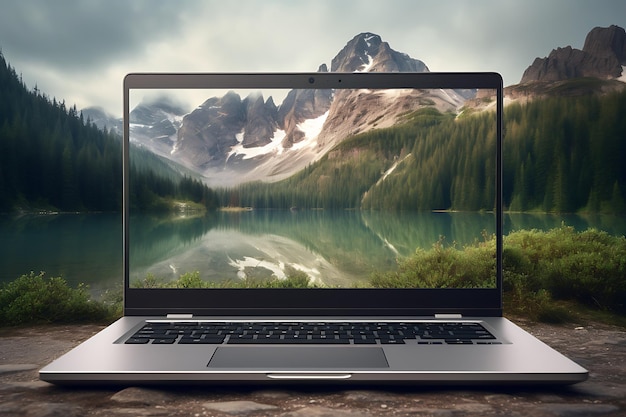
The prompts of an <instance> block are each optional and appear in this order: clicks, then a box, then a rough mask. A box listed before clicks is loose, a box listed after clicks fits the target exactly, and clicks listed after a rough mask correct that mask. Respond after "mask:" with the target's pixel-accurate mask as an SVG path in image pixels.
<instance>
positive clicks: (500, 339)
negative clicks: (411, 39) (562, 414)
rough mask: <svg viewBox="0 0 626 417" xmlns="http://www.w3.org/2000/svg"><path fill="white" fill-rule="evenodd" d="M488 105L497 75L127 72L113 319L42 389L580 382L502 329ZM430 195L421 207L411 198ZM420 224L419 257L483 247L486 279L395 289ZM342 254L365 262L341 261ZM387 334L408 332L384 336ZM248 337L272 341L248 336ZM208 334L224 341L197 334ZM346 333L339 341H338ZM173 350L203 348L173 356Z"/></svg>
mask: <svg viewBox="0 0 626 417" xmlns="http://www.w3.org/2000/svg"><path fill="white" fill-rule="evenodd" d="M270 97H271V99H270ZM166 98H167V99H166ZM155 103H156V104H155ZM183 103H189V104H187V107H186V108H185V105H183ZM150 104H151V105H150ZM502 112H503V91H502V79H501V77H500V76H499V75H498V74H495V73H455V74H453V73H352V74H340V73H291V74H287V73H282V74H242V73H238V74H130V75H128V76H127V77H126V78H125V80H124V139H123V140H124V146H123V149H124V213H123V219H124V220H123V227H124V316H123V317H122V318H121V319H119V320H118V321H116V322H115V323H113V324H111V325H110V326H108V327H107V328H106V329H104V330H103V331H101V332H100V333H98V334H97V335H95V336H94V337H92V338H91V339H89V340H87V341H85V342H84V343H82V344H81V345H79V346H78V347H76V348H74V349H73V350H71V351H70V352H68V353H67V354H65V355H63V356H62V357H60V358H58V359H57V360H55V361H54V362H52V363H51V364H49V365H47V366H46V367H44V368H43V369H41V370H40V378H41V379H42V380H44V381H49V382H53V383H58V384H74V383H122V384H138V383H174V382H176V383H195V382H203V383H280V382H283V383H284V382H293V381H300V382H304V381H308V382H311V381H314V382H321V383H322V382H323V383H326V382H337V383H381V382H390V383H402V382H409V383H427V384H433V383H441V384H445V383H453V384H474V383H480V384H491V383H498V384H499V383H555V384H571V383H576V382H579V381H583V380H585V379H586V378H587V374H588V373H587V371H586V370H585V369H583V368H582V367H580V366H578V365H577V364H576V363H574V362H572V361H571V360H569V359H568V358H566V357H565V356H563V355H561V354H560V353H558V352H556V351H555V350H553V349H552V348H550V347H548V346H547V345H545V344H544V343H542V342H541V341H539V340H538V339H536V338H535V337H533V336H531V335H530V334H528V333H527V332H525V331H523V330H522V329H521V328H519V327H518V326H516V325H515V324H513V323H511V322H510V321H509V320H507V319H505V318H503V317H502V273H503V272H502V240H503V239H502V180H501V178H502V157H501V155H502V146H503V145H502V123H503V116H502ZM455 140H456V141H461V142H458V143H463V141H466V142H467V141H470V142H467V143H465V144H464V145H463V144H462V145H460V146H458V145H454V143H455V142H449V141H455ZM446 146H448V147H447V148H446ZM450 146H452V148H450ZM372 149H375V150H372ZM450 149H453V151H452V152H451V151H450ZM478 150H480V151H478ZM148 151H150V152H148ZM148 154H149V156H146V155H148ZM150 155H151V156H150ZM477 155H478V156H477ZM368 158H369V159H368ZM475 158H483V159H481V162H480V163H479V164H478V167H477V169H474V170H470V171H464V170H463V169H464V168H463V167H464V166H466V165H467V164H471V163H474V164H475V165H476V161H475V160H474V161H473V159H475ZM472 161H473V162H472ZM367 164H369V165H367ZM420 164H421V165H420ZM425 164H430V165H427V166H425ZM366 167H369V169H368V168H366ZM418 168H419V169H420V171H419V175H418V176H415V177H412V176H411V173H410V171H411V170H413V169H418ZM150 170H152V172H157V174H156V175H154V176H152V177H151V176H150V175H152V174H146V173H147V172H149V171H150ZM357 171H358V172H359V173H360V174H358V175H357V174H354V172H357ZM467 172H471V173H472V174H471V175H474V176H475V177H472V178H471V180H472V181H474V182H473V183H472V184H473V186H472V188H471V189H468V188H467V186H465V185H463V184H467V181H465V182H463V180H468V175H469V174H467ZM349 175H353V177H349V179H347V178H348V177H347V176H349ZM366 175H370V177H368V178H369V179H368V180H364V179H363V178H365V177H366ZM146 178H148V179H146ZM155 178H157V179H155ZM158 178H167V179H168V180H170V181H173V183H174V184H177V186H176V187H174V188H171V187H170V188H171V189H170V188H168V184H171V182H170V183H168V182H167V181H165V182H163V183H161V182H159V180H158ZM142 181H143V182H142ZM149 181H152V183H151V185H149V186H147V185H145V184H146V183H148V182H149ZM394 181H395V183H394ZM470 183H471V181H470ZM363 184H366V185H367V186H366V187H363ZM394 184H395V185H394ZM392 185H393V186H392ZM357 186H360V187H361V188H358V189H356V188H357ZM437 186H439V189H437ZM333 187H335V188H333ZM341 187H344V188H341ZM420 187H422V188H420ZM425 189H429V190H431V192H430V194H429V197H427V196H426V192H425V191H424V192H419V190H425ZM194 190H195V191H194ZM287 190H289V191H287ZM324 190H331V191H330V192H328V193H325V191H324ZM340 190H343V191H340ZM389 190H394V191H395V192H394V193H393V194H392V193H391V191H389ZM415 190H418V191H415ZM159 193H161V194H159ZM185 193H186V194H185ZM478 194H479V195H480V198H479V199H478V200H474V201H470V200H471V197H476V195H478ZM353 195H356V196H357V197H356V198H355V197H353ZM192 196H194V197H192ZM348 196H350V197H348ZM433 196H434V197H433ZM461 196H463V197H461ZM450 208H452V209H453V210H450ZM463 209H466V210H467V212H468V213H470V214H467V215H468V216H473V215H476V216H479V217H477V218H476V219H479V220H472V219H474V218H473V217H470V220H469V224H474V225H475V227H470V226H467V225H466V224H467V223H468V220H467V219H462V217H463V216H464V215H465V214H463ZM457 210H458V212H457ZM471 213H473V214H471ZM476 213H479V214H476ZM403 216H404V217H403ZM420 216H422V217H423V218H422V217H420ZM431 216H434V217H431ZM437 216H439V217H437ZM420 218H422V220H419V219H420ZM440 218H441V219H443V221H442V223H439V220H438V219H440ZM416 219H417V220H416ZM420 221H421V223H420ZM393 222H396V224H395V225H390V223H393ZM398 222H399V224H400V226H398ZM459 222H465V223H463V224H464V226H462V227H461V226H460V225H459V224H460V223H459ZM476 222H479V223H476ZM480 222H483V223H480ZM417 224H419V225H420V226H416V225H417ZM328 225H330V226H328ZM344 227H345V228H346V229H345V231H344V232H342V230H343V229H342V228H344ZM392 228H393V230H394V232H393V233H391V232H388V230H389V229H392ZM429 228H430V235H429V236H431V239H430V240H429V241H428V242H426V243H423V244H422V247H423V248H424V247H425V249H423V250H424V251H428V250H432V251H435V252H436V251H438V250H439V251H441V252H444V251H445V250H446V248H449V247H455V248H458V249H462V248H463V247H465V246H466V245H468V246H471V245H472V244H473V245H478V246H480V241H481V240H489V237H488V236H492V237H491V240H490V242H491V243H490V244H491V245H492V246H491V247H493V249H492V250H493V254H492V256H491V257H490V258H489V257H488V259H487V261H486V262H491V263H490V265H491V266H490V267H489V270H488V272H487V273H486V274H485V276H483V277H481V280H479V282H475V281H473V282H464V281H463V280H462V279H461V280H460V281H459V280H458V279H457V280H456V281H455V280H449V281H437V282H433V281H432V280H431V281H428V279H427V278H424V279H423V280H422V281H416V282H419V283H420V284H415V283H413V282H409V283H398V282H396V281H394V280H393V278H394V277H397V276H400V274H399V273H398V274H396V272H397V271H398V268H399V267H398V262H401V259H404V258H407V257H409V256H410V255H411V254H412V253H413V252H415V250H416V244H415V239H414V238H413V237H411V236H412V235H413V234H415V233H417V232H418V230H417V229H424V230H428V229H429ZM331 232H332V233H331ZM331 234H332V236H333V237H332V238H331V237H329V236H330V235H331ZM404 234H406V236H407V237H406V238H404V237H402V235H404ZM440 236H445V239H444V238H439V237H440ZM486 236H487V237H486ZM372 242H373V243H372ZM485 244H486V245H487V246H489V243H485ZM355 245H356V246H361V247H362V248H360V249H361V250H362V251H363V253H368V254H369V255H354V254H353V252H351V251H350V250H349V248H351V247H352V246H355ZM365 250H368V252H365ZM435 265H439V266H441V267H442V268H443V267H444V265H443V264H436V263H435ZM413 267H414V268H416V269H419V265H413ZM394 274H396V275H394ZM441 274H442V275H446V274H448V275H450V274H452V272H450V269H446V270H444V269H442V272H441ZM457 276H458V274H457ZM460 276H462V277H464V276H465V275H463V274H460ZM468 279H469V278H468ZM429 282H430V284H429ZM146 323H148V327H145V326H146ZM305 324H306V325H308V326H309V327H307V328H308V329H314V330H312V331H309V332H308V333H306V332H304V331H301V332H300V334H298V335H297V337H300V338H302V337H303V338H304V340H300V341H299V342H298V343H291V342H290V343H287V342H284V343H282V342H280V340H283V338H285V339H286V338H287V336H286V334H287V333H288V332H291V333H293V329H298V328H300V329H302V328H304V327H302V326H304V325H305ZM359 324H361V325H363V327H364V328H365V329H366V330H363V329H362V328H361V327H360V326H359ZM355 325H356V326H355ZM450 325H451V326H453V327H454V326H456V327H457V328H463V329H465V328H469V327H463V326H475V325H479V326H480V328H481V330H480V331H479V333H480V335H479V336H476V335H474V336H459V335H458V334H453V333H450V336H448V337H446V336H442V335H441V334H437V335H436V334H435V331H433V330H432V329H440V330H441V332H444V331H448V330H447V329H448V327H446V326H450ZM159 326H170V327H171V328H173V329H181V330H180V336H179V335H178V334H177V333H176V334H175V335H174V336H172V334H173V333H172V330H167V334H168V336H167V337H165V336H163V338H161V339H158V340H157V339H156V338H155V337H154V336H150V337H152V338H150V337H147V340H144V339H146V337H145V336H146V334H147V333H150V332H151V331H153V330H151V329H154V328H159ZM220 326H221V327H220ZM254 326H256V327H254ZM389 326H395V327H398V326H399V327H400V328H401V329H403V330H401V331H400V333H398V331H396V333H395V335H396V336H385V337H386V338H383V336H381V334H382V329H383V328H385V329H386V328H387V327H389ZM419 326H422V327H419ZM424 326H425V327H424ZM253 328H255V329H259V328H263V329H270V328H271V329H274V330H273V333H272V332H270V333H267V334H265V335H263V336H261V334H260V333H259V331H258V330H251V329H253ZM418 328H424V329H426V330H421V331H420V332H418V331H417V330H416V329H418ZM141 329H144V330H141ZM146 329H147V330H146ZM189 329H205V330H203V331H204V333H203V335H202V336H200V333H197V332H196V330H189ZM207 329H208V330H207ZM220 329H221V330H220ZM224 329H231V330H228V331H227V330H224ZM232 329H237V330H232ZM324 329H325V330H324ZM346 329H348V330H346ZM349 329H359V330H358V331H357V330H353V331H352V333H351V332H350V330H349ZM407 329H409V330H410V331H409V330H407ZM176 331H177V330H174V332H176ZM191 332H194V333H193V334H192V333H191ZM281 332H282V333H281ZM296 333H297V331H296ZM353 333H354V334H353ZM357 333H358V334H357ZM366 333H367V334H374V335H375V339H374V340H373V342H372V341H369V342H368V343H357V342H356V341H355V339H354V337H357V338H358V341H359V342H365V341H366V338H367V337H368V336H367V335H366ZM160 334H162V335H165V334H166V331H163V332H162V333H160ZM218 334H221V335H222V336H223V337H222V340H221V341H220V343H218V341H216V340H215V339H209V337H213V336H216V335H218ZM346 334H349V336H350V337H351V339H348V340H347V341H346V340H343V339H342V340H339V339H340V338H342V337H344V336H345V335H346ZM224 335H226V336H224ZM355 335H356V336H355ZM398 335H400V336H398ZM483 336H484V337H485V339H482V337H483ZM185 337H187V339H190V338H193V337H196V338H197V339H198V340H200V339H201V338H204V339H203V340H204V342H205V343H197V344H194V343H184V344H183V343H182V342H181V341H182V338H185ZM236 337H237V338H239V339H238V342H237V343H234V340H235V338H236ZM244 337H248V338H249V339H248V341H247V342H246V341H245V340H242V338H244ZM261 337H265V338H268V340H269V338H274V339H278V340H279V341H277V340H273V341H272V342H271V343H270V342H268V341H267V340H265V341H263V342H261V341H260V338H261ZM316 337H317V338H318V339H319V337H324V338H329V337H330V338H332V339H333V341H334V342H336V343H330V344H327V343H321V342H320V341H319V340H317V339H316V340H315V341H314V338H316ZM173 339H175V340H173ZM207 341H215V342H214V343H206V342H207ZM134 342H138V343H134ZM139 342H141V343H139ZM161 342H163V343H161Z"/></svg>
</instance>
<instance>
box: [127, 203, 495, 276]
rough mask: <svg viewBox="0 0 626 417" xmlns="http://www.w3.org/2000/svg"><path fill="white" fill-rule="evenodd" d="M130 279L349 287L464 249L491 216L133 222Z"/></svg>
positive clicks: (319, 214)
mask: <svg viewBox="0 0 626 417" xmlns="http://www.w3.org/2000/svg"><path fill="white" fill-rule="evenodd" d="M130 224H131V239H130V241H131V246H130V249H131V257H130V259H131V261H132V262H131V281H132V280H140V279H143V278H145V277H146V276H147V275H148V274H152V275H154V276H156V277H158V278H161V279H166V280H173V279H176V278H178V277H179V276H180V275H181V274H183V273H187V272H193V271H199V272H200V275H201V277H202V279H204V280H207V281H211V282H223V281H234V280H240V279H243V278H246V277H255V278H269V277H271V276H275V277H278V278H284V277H285V276H286V275H287V274H288V271H289V269H292V270H297V271H303V272H305V273H307V274H308V275H309V277H310V278H311V280H312V282H313V283H316V284H320V285H325V286H334V287H336V286H341V287H346V286H348V287H350V286H353V285H355V284H356V285H359V284H361V283H364V282H366V281H367V280H368V279H369V277H370V274H371V272H373V271H386V270H391V269H395V268H396V265H397V263H396V260H397V258H398V257H406V256H409V255H411V254H412V253H413V252H414V251H415V249H416V248H417V247H422V248H430V247H431V246H432V245H433V244H434V243H435V242H437V241H438V240H440V239H441V238H442V237H443V238H444V243H446V244H452V243H457V244H458V245H459V246H462V245H464V244H468V243H472V242H474V241H476V240H482V238H483V234H484V233H485V232H487V233H488V234H493V233H494V232H495V218H494V216H493V214H489V213H486V214H481V213H430V212H424V213H415V212H412V213H408V212H394V213H389V212H371V211H367V212H361V211H295V212H292V211H280V210H259V211H248V212H235V213H233V212H220V213H217V214H215V215H212V216H209V217H205V218H202V219H198V218H195V219H182V218H150V217H133V218H132V219H131V223H130Z"/></svg>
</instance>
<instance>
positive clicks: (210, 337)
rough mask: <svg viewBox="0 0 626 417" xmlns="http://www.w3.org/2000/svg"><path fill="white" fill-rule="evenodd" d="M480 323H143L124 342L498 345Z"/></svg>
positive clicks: (167, 343)
mask: <svg viewBox="0 0 626 417" xmlns="http://www.w3.org/2000/svg"><path fill="white" fill-rule="evenodd" d="M495 339H496V338H495V337H494V336H493V335H492V334H491V333H489V331H487V329H485V328H484V327H483V326H482V325H481V324H480V323H471V322H453V323H452V322H451V323H442V322H419V323H360V322H359V323H256V322H254V323H252V322H251V323H239V322H232V323H218V322H216V323H212V322H147V323H146V324H145V325H144V326H143V327H142V328H141V329H139V330H138V331H137V332H135V334H133V335H132V336H131V337H130V338H129V339H127V340H126V342H125V343H126V344H154V345H171V344H176V343H178V344H230V345H233V344H307V345H310V344H341V345H347V344H355V345H366V344H369V345H373V344H382V345H390V344H396V345H397V344H406V343H411V342H412V343H417V344H419V345H443V344H448V345H472V344H500V342H497V341H496V340H495Z"/></svg>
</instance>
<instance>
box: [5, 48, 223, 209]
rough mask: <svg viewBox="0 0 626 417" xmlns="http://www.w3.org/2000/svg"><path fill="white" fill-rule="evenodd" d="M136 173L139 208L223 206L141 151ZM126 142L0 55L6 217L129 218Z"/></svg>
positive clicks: (134, 186)
mask: <svg viewBox="0 0 626 417" xmlns="http://www.w3.org/2000/svg"><path fill="white" fill-rule="evenodd" d="M132 151H133V152H137V153H139V154H142V158H138V159H139V160H140V161H141V162H140V163H139V164H134V165H133V166H132V167H131V175H130V178H131V188H130V189H131V192H132V193H133V194H136V195H135V196H133V197H137V198H133V199H132V200H133V201H137V203H136V205H135V207H133V208H154V207H155V206H158V203H159V202H161V203H162V202H163V201H167V200H172V199H182V200H185V201H193V202H195V203H198V204H202V205H205V206H207V207H209V208H211V207H214V206H215V198H214V196H213V194H212V193H211V191H210V190H209V189H208V187H206V186H205V185H204V184H202V182H201V181H199V180H197V179H193V178H192V177H191V176H185V175H182V174H181V173H180V172H178V171H177V170H176V169H175V167H173V165H172V164H170V163H168V162H166V161H163V160H161V159H160V158H158V157H156V156H155V155H152V154H150V153H149V152H147V151H143V150H141V149H133V150H132ZM121 173H122V143H121V138H120V137H119V136H117V135H114V134H112V133H110V132H107V131H106V130H104V131H103V130H101V129H99V128H97V127H96V126H95V125H94V124H93V123H91V121H90V120H84V118H83V116H82V113H79V112H78V111H77V110H76V106H73V107H70V108H68V107H67V106H66V104H65V102H58V101H57V100H56V99H50V98H49V97H47V96H46V95H45V94H43V93H41V92H40V91H39V90H38V89H37V88H36V87H35V88H34V90H33V91H29V90H28V89H27V88H26V86H25V85H24V83H23V81H22V80H21V77H19V76H18V75H17V73H16V72H15V70H14V69H13V68H12V67H10V66H9V65H8V64H7V62H6V61H5V60H4V57H3V56H2V55H1V54H0V213H1V212H11V211H16V210H17V211H20V210H21V211H33V210H48V211H68V212H69V211H121V208H122V175H121Z"/></svg>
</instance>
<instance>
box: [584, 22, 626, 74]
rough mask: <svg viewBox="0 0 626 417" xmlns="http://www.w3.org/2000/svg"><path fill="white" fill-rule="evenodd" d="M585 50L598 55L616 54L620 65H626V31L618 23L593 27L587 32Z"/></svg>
mask: <svg viewBox="0 0 626 417" xmlns="http://www.w3.org/2000/svg"><path fill="white" fill-rule="evenodd" d="M583 51H584V52H587V53H588V54H591V55H594V56H598V57H602V56H606V57H611V56H615V58H616V59H617V60H618V62H619V64H620V65H626V31H625V30H624V28H621V27H619V26H616V25H612V26H609V27H608V28H602V27H596V28H593V29H592V30H591V32H589V33H588V34H587V38H586V39H585V46H583Z"/></svg>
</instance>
